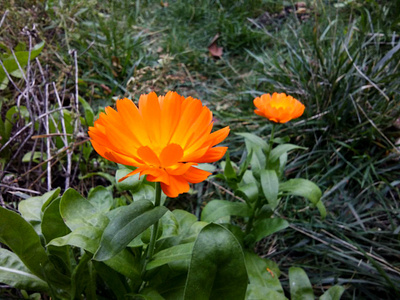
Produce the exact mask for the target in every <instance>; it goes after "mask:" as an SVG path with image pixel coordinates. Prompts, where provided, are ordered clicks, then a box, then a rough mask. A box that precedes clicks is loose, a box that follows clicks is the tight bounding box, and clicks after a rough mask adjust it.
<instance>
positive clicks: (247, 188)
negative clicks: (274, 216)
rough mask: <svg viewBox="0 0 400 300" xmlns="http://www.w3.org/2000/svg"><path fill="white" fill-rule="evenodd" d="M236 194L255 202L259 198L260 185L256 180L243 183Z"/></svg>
mask: <svg viewBox="0 0 400 300" xmlns="http://www.w3.org/2000/svg"><path fill="white" fill-rule="evenodd" d="M235 195H237V196H239V197H242V198H244V199H245V200H246V201H247V202H250V203H254V202H255V201H256V200H257V198H258V187H257V184H256V183H254V182H251V183H248V184H244V185H241V186H240V187H239V188H238V189H237V190H236V191H235Z"/></svg>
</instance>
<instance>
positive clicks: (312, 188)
mask: <svg viewBox="0 0 400 300" xmlns="http://www.w3.org/2000/svg"><path fill="white" fill-rule="evenodd" d="M279 189H280V190H281V191H282V192H284V193H288V194H290V195H294V196H301V197H304V198H307V199H308V200H310V201H311V203H313V204H314V205H317V203H318V201H319V200H320V199H321V195H322V193H321V190H320V189H319V187H318V186H317V185H316V184H315V183H314V182H312V181H310V180H307V179H303V178H295V179H290V180H288V181H286V182H283V183H281V184H280V186H279Z"/></svg>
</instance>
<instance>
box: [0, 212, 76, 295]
mask: <svg viewBox="0 0 400 300" xmlns="http://www.w3.org/2000/svg"><path fill="white" fill-rule="evenodd" d="M0 242H1V243H3V244H5V245H7V246H8V247H9V248H10V249H11V250H12V251H13V252H14V253H15V254H16V255H17V256H18V257H19V258H20V260H21V261H22V262H23V263H24V265H25V266H26V267H27V268H28V269H29V270H30V271H31V272H32V273H33V274H35V275H36V276H38V277H39V278H41V279H43V280H44V279H45V276H44V275H43V274H44V273H45V274H46V278H47V280H48V281H49V282H50V283H51V284H54V285H55V286H59V287H66V286H68V285H69V278H68V277H66V276H64V275H63V274H61V273H59V272H58V271H57V270H56V269H55V268H54V265H53V264H52V263H51V262H50V260H49V258H48V256H47V254H46V251H45V249H44V248H43V246H42V244H41V242H40V238H39V236H38V235H37V233H36V232H35V230H34V229H33V227H32V225H31V224H29V223H28V222H27V221H25V220H24V219H23V218H22V217H21V216H20V215H19V214H17V213H15V212H13V211H10V210H8V209H5V208H3V207H1V206H0ZM43 272H44V273H43Z"/></svg>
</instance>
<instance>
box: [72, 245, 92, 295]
mask: <svg viewBox="0 0 400 300" xmlns="http://www.w3.org/2000/svg"><path fill="white" fill-rule="evenodd" d="M89 263H90V255H88V254H87V253H83V255H82V256H81V258H80V260H79V263H78V265H77V266H76V267H75V268H74V271H73V273H72V275H71V296H72V297H71V298H72V299H79V298H80V295H81V294H82V291H83V289H84V288H85V287H86V286H87V285H89V284H90V279H91V276H90V273H91V272H90V270H89V268H90V264H89Z"/></svg>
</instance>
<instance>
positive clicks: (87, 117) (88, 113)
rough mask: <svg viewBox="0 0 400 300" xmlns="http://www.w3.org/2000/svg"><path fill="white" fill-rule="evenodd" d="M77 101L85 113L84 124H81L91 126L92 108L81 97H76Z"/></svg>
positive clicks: (92, 118)
mask: <svg viewBox="0 0 400 300" xmlns="http://www.w3.org/2000/svg"><path fill="white" fill-rule="evenodd" d="M78 99H79V103H80V104H81V106H82V107H83V110H84V112H85V118H84V121H85V122H82V123H83V124H86V126H93V120H94V113H93V109H92V107H91V106H90V104H89V103H87V102H86V100H85V99H83V98H82V97H80V96H78Z"/></svg>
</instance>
